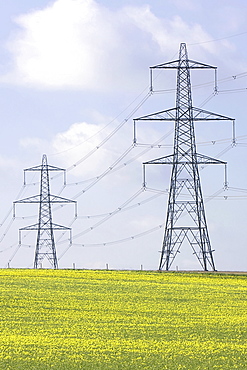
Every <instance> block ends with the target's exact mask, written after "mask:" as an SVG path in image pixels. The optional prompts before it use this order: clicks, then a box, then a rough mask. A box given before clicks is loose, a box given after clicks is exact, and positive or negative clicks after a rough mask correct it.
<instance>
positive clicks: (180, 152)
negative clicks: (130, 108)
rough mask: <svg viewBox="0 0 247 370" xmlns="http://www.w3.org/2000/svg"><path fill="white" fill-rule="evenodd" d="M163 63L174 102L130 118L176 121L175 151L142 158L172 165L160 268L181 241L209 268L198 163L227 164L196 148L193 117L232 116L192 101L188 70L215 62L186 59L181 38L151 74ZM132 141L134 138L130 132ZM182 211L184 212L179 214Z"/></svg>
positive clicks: (210, 255) (169, 262)
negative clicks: (174, 53) (173, 73)
mask: <svg viewBox="0 0 247 370" xmlns="http://www.w3.org/2000/svg"><path fill="white" fill-rule="evenodd" d="M166 68H167V69H177V91H176V107H175V108H172V109H167V110H164V111H161V112H157V113H154V114H150V115H147V116H143V117H139V118H137V119H135V120H134V122H135V121H174V122H175V133H174V150H173V154H171V155H167V156H164V157H161V158H157V159H154V160H151V161H148V162H145V163H144V168H145V165H146V164H170V165H171V166H172V171H171V180H170V189H169V197H168V208H167V217H166V224H165V233H164V241H163V246H162V251H161V258H160V264H159V270H162V269H163V268H165V269H166V270H169V268H170V267H171V265H172V263H173V261H174V259H175V257H176V255H177V254H178V253H179V252H180V248H181V245H182V244H183V242H184V241H185V240H187V241H188V243H189V244H190V246H191V248H192V250H193V252H194V254H195V255H196V257H197V259H198V260H199V263H200V265H201V267H202V268H203V269H204V270H205V271H207V270H208V267H209V266H210V267H211V269H212V270H213V271H215V264H214V259H213V250H212V248H211V244H210V240H209V234H208V228H207V222H206V215H205V210H204V203H203V196H202V189H201V183H200V176H199V170H198V165H201V164H225V165H226V162H222V161H220V160H217V159H214V158H211V157H208V156H205V155H203V154H199V153H197V151H196V141H195V131H194V122H195V121H214V120H216V121H219V120H230V121H234V120H233V119H232V118H230V117H226V116H222V115H219V114H215V113H212V112H208V111H205V110H203V109H199V108H195V107H193V106H192V94H191V82H190V69H208V68H213V69H214V70H215V71H216V67H213V66H211V65H208V64H203V63H200V62H196V61H193V60H189V59H188V54H187V48H186V44H185V43H182V44H180V50H179V59H178V60H175V61H172V62H167V63H164V64H159V65H156V66H154V67H151V76H152V70H153V69H166ZM151 89H152V84H151ZM134 135H135V134H134ZM135 141H136V137H134V142H135ZM144 173H145V172H144ZM144 184H145V181H144ZM186 215H187V216H188V217H183V216H186Z"/></svg>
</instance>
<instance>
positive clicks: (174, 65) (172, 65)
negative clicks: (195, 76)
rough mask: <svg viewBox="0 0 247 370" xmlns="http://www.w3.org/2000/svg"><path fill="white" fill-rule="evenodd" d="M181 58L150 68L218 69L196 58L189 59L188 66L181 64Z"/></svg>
mask: <svg viewBox="0 0 247 370" xmlns="http://www.w3.org/2000/svg"><path fill="white" fill-rule="evenodd" d="M179 62H180V60H179V59H177V60H173V61H171V62H166V63H162V64H157V65H155V66H152V67H150V69H163V68H164V69H177V68H178V67H179V68H185V69H188V68H189V69H204V68H206V69H217V67H214V66H211V65H209V64H205V63H201V62H196V61H195V60H191V59H187V62H188V65H186V66H180V65H179Z"/></svg>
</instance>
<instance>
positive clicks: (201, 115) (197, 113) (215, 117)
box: [192, 107, 235, 121]
mask: <svg viewBox="0 0 247 370" xmlns="http://www.w3.org/2000/svg"><path fill="white" fill-rule="evenodd" d="M192 114H193V120H194V121H222V120H223V121H235V120H234V118H231V117H228V116H223V115H222V114H217V113H214V112H210V111H207V110H205V109H200V108H196V107H192Z"/></svg>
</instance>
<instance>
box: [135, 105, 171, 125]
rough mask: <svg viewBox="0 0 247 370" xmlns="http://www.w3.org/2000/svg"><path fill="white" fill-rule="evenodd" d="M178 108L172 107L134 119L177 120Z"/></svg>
mask: <svg viewBox="0 0 247 370" xmlns="http://www.w3.org/2000/svg"><path fill="white" fill-rule="evenodd" d="M176 111H177V108H170V109H166V110H162V111H160V112H155V113H152V114H148V115H145V116H141V117H138V118H135V119H134V122H136V121H170V122H171V121H175V119H176Z"/></svg>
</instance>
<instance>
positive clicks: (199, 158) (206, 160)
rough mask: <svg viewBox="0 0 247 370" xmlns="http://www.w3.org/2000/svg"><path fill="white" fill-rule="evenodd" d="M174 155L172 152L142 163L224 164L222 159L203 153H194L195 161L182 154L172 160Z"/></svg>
mask: <svg viewBox="0 0 247 370" xmlns="http://www.w3.org/2000/svg"><path fill="white" fill-rule="evenodd" d="M174 158H175V156H174V154H170V155H166V156H164V157H160V158H156V159H153V160H151V161H148V162H144V163H143V164H144V165H146V164H172V165H173V164H190V165H192V164H226V162H224V161H220V160H219V159H215V158H212V157H208V156H206V155H203V154H198V153H196V155H195V158H196V160H195V161H191V160H190V159H186V156H185V155H184V156H183V157H182V158H183V159H179V160H177V161H175V160H174Z"/></svg>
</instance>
